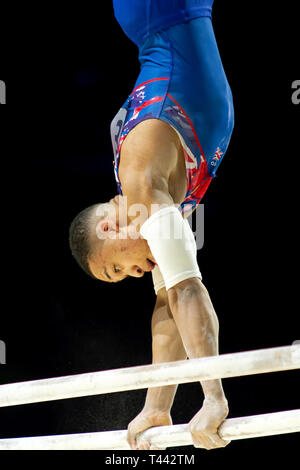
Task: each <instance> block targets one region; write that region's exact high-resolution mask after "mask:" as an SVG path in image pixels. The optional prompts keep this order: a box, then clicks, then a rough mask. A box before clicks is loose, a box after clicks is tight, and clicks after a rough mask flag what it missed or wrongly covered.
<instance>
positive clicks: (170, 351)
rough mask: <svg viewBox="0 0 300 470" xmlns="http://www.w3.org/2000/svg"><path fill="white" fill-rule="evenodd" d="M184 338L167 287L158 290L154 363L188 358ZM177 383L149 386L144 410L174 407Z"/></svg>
mask: <svg viewBox="0 0 300 470" xmlns="http://www.w3.org/2000/svg"><path fill="white" fill-rule="evenodd" d="M186 357H187V356H186V352H185V349H184V347H183V344H182V340H181V337H180V334H179V331H178V329H177V326H176V324H175V321H174V319H173V317H172V314H171V311H170V307H169V304H168V295H167V293H166V291H165V289H161V290H160V291H159V292H158V296H157V300H156V304H155V307H154V312H153V316H152V363H153V364H158V363H161V362H173V361H179V360H184V359H186ZM176 390H177V385H176V384H175V385H166V386H164V387H153V388H149V389H148V392H147V397H146V402H145V407H144V411H159V412H168V411H170V409H171V408H172V404H173V400H174V397H175V394H176Z"/></svg>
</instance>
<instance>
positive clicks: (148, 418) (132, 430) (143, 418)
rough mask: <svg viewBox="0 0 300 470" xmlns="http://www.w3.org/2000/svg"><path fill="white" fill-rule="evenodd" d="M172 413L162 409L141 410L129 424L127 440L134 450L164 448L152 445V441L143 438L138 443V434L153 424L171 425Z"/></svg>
mask: <svg viewBox="0 0 300 470" xmlns="http://www.w3.org/2000/svg"><path fill="white" fill-rule="evenodd" d="M171 425H172V418H171V416H170V413H168V412H162V411H144V410H143V411H141V413H140V414H138V415H137V416H136V418H134V419H133V420H132V421H131V422H130V423H129V425H128V434H127V441H128V444H129V445H130V448H131V449H132V450H163V449H161V448H158V447H154V446H151V444H150V442H147V441H146V440H143V441H141V442H139V443H138V441H137V435H138V434H139V433H141V432H143V431H146V429H149V428H151V427H153V426H171Z"/></svg>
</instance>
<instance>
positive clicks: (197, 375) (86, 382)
mask: <svg viewBox="0 0 300 470" xmlns="http://www.w3.org/2000/svg"><path fill="white" fill-rule="evenodd" d="M299 368H300V345H299V344H296V345H293V346H282V347H278V348H269V349H258V350H254V351H246V352H237V353H231V354H223V355H220V356H211V357H204V358H200V359H191V360H187V361H177V362H168V363H161V364H152V365H145V366H137V367H128V368H124V369H114V370H107V371H101V372H90V373H84V374H77V375H69V376H65V377H55V378H50V379H42V380H33V381H27V382H17V383H12V384H5V385H0V407H4V406H15V405H21V404H27V403H37V402H44V401H52V400H61V399H67V398H76V397H84V396H90V395H99V394H104V393H113V392H121V391H125V390H138V389H142V388H149V387H158V386H163V385H171V384H177V383H188V382H199V381H200V380H201V381H202V380H212V379H219V378H228V377H237V376H244V375H252V374H263V373H267V372H277V371H284V370H291V369H299Z"/></svg>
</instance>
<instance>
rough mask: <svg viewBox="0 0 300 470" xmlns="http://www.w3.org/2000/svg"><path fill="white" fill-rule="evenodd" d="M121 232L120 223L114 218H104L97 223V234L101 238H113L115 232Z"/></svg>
mask: <svg viewBox="0 0 300 470" xmlns="http://www.w3.org/2000/svg"><path fill="white" fill-rule="evenodd" d="M117 232H119V224H118V223H117V222H116V221H115V220H113V219H108V218H105V219H102V220H100V221H99V222H98V223H97V225H96V235H97V238H99V239H100V240H105V239H106V238H113V234H115V233H117Z"/></svg>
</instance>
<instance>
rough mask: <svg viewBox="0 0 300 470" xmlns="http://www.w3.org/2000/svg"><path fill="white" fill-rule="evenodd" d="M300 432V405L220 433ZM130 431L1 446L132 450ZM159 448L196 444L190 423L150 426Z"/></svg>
mask: <svg viewBox="0 0 300 470" xmlns="http://www.w3.org/2000/svg"><path fill="white" fill-rule="evenodd" d="M293 432H300V409H299V410H291V411H282V412H279V413H269V414H262V415H256V416H245V417H243V418H232V419H227V420H225V421H224V423H223V424H222V425H221V427H220V430H219V434H220V436H221V437H222V438H223V439H225V440H229V441H231V440H236V439H249V438H253V437H263V436H273V435H276V434H287V433H293ZM126 436H127V431H107V432H94V433H82V434H62V435H57V436H39V437H21V438H12V439H0V450H130V447H129V445H128V443H127V440H126ZM143 438H147V440H148V439H149V440H150V443H151V445H152V446H155V447H159V448H167V447H177V446H189V445H192V438H191V434H190V432H189V431H188V424H179V425H175V426H161V427H154V428H150V429H148V430H147V431H145V432H144V433H143V434H141V437H140V439H143Z"/></svg>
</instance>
